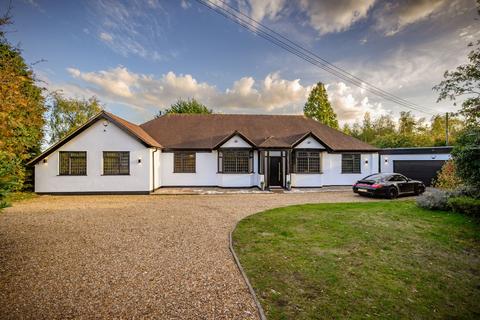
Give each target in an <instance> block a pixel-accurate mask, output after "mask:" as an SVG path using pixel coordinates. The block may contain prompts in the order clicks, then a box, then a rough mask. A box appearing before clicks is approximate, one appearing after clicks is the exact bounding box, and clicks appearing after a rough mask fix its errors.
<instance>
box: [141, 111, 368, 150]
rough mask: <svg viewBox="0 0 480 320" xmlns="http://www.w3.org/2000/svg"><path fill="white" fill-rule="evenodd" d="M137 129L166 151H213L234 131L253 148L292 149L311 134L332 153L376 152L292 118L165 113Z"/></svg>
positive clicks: (325, 128) (311, 122) (305, 120)
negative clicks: (247, 140)
mask: <svg viewBox="0 0 480 320" xmlns="http://www.w3.org/2000/svg"><path fill="white" fill-rule="evenodd" d="M140 127H141V128H142V129H143V130H145V131H146V132H147V133H148V134H149V135H150V136H151V137H152V138H154V139H155V140H156V141H157V142H158V143H160V144H161V145H162V146H163V147H165V148H169V149H177V148H178V149H213V148H214V147H215V146H216V145H217V144H218V143H219V142H220V141H222V140H223V139H225V137H227V136H229V135H231V134H232V132H235V131H238V132H241V133H242V134H243V135H244V136H245V137H246V138H248V139H249V140H250V141H252V142H253V143H254V144H255V145H256V146H257V147H287V146H292V145H293V144H294V143H295V142H297V141H298V139H300V138H301V137H302V136H304V135H306V134H307V133H309V132H311V133H312V134H314V135H315V136H316V137H318V139H319V140H320V141H321V142H322V143H323V144H324V145H325V146H326V147H327V148H329V149H331V150H333V151H347V150H348V151H375V150H377V148H375V147H373V146H371V145H369V144H367V143H364V142H362V141H360V140H358V139H355V138H353V137H351V136H348V135H345V134H343V133H342V132H340V131H338V130H335V129H332V128H330V127H328V126H326V125H323V124H321V123H319V122H317V121H315V120H312V119H309V118H306V117H304V116H294V115H237V114H211V115H200V114H188V115H187V114H167V115H164V116H161V117H159V118H156V119H153V120H151V121H148V122H146V123H144V124H142V125H140ZM262 144H263V145H262Z"/></svg>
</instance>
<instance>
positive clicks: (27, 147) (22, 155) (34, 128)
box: [0, 12, 46, 201]
mask: <svg viewBox="0 0 480 320" xmlns="http://www.w3.org/2000/svg"><path fill="white" fill-rule="evenodd" d="M10 23H11V19H10V16H9V14H8V12H7V14H6V15H4V16H3V17H2V18H0V101H1V103H0V175H1V176H2V179H1V180H2V181H0V194H1V195H5V193H6V192H8V191H11V190H15V189H19V188H21V187H22V185H23V180H24V177H25V164H26V163H27V162H28V161H29V160H30V159H32V158H33V157H34V156H36V155H37V154H38V153H39V152H40V146H41V142H42V139H43V128H44V124H45V122H44V118H43V116H44V112H45V110H46V108H45V105H44V98H43V96H42V92H43V88H41V87H40V86H38V85H37V81H36V79H35V75H34V73H33V71H32V69H31V68H30V66H29V65H27V63H26V62H25V60H24V59H23V57H22V52H21V50H20V49H19V48H17V47H15V46H13V45H11V44H10V43H9V41H8V40H7V38H6V31H5V27H6V26H7V25H9V24H10ZM2 197H3V196H0V198H2ZM0 201H2V200H1V199H0Z"/></svg>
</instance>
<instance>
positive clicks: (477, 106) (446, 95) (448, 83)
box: [434, 41, 480, 126]
mask: <svg viewBox="0 0 480 320" xmlns="http://www.w3.org/2000/svg"><path fill="white" fill-rule="evenodd" d="M469 46H471V47H474V48H473V50H471V51H470V53H469V54H468V60H469V63H467V64H464V65H460V66H458V67H457V69H455V70H454V71H445V74H444V75H443V76H444V78H445V80H443V81H442V82H440V84H438V85H437V86H435V87H434V90H437V91H438V92H439V96H438V101H442V100H446V99H448V100H452V101H454V104H455V105H456V101H457V99H459V98H460V97H466V98H465V99H464V100H463V102H462V107H461V109H460V114H462V115H463V116H464V117H465V119H466V122H467V125H469V126H470V125H471V126H480V41H477V43H476V44H475V45H474V44H473V43H470V44H469Z"/></svg>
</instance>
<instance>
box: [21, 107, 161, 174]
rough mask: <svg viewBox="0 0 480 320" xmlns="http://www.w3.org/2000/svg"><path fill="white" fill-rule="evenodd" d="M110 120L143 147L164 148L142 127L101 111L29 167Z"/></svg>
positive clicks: (39, 156)
mask: <svg viewBox="0 0 480 320" xmlns="http://www.w3.org/2000/svg"><path fill="white" fill-rule="evenodd" d="M102 119H104V120H108V121H110V122H112V123H113V124H115V125H116V126H117V127H119V128H120V129H122V130H123V131H124V132H126V133H127V134H128V135H130V136H132V137H133V138H135V139H137V140H139V142H141V143H142V144H143V145H145V146H146V147H155V148H161V147H162V146H161V145H160V144H159V143H158V142H156V141H155V140H154V139H153V138H152V137H150V135H149V134H148V133H146V132H145V131H144V130H143V129H142V128H141V127H140V126H137V125H135V124H133V123H131V122H129V121H127V120H125V119H122V118H120V117H118V116H115V115H113V114H111V113H108V112H106V111H101V112H100V113H98V114H97V115H95V116H94V117H92V118H91V119H90V120H88V121H87V122H86V123H85V124H84V125H82V126H80V127H79V128H77V129H76V130H74V131H73V132H72V133H70V134H69V135H67V136H66V137H64V138H63V139H61V140H60V141H58V142H57V143H55V144H54V145H52V146H50V147H49V148H48V149H47V150H45V151H44V152H42V153H41V154H40V155H38V156H37V157H35V158H34V159H32V160H30V161H29V162H28V165H32V164H35V163H37V162H39V161H41V160H42V159H44V158H46V157H47V156H48V155H50V154H51V153H52V152H54V151H55V150H57V149H58V148H60V147H61V146H63V145H65V144H66V143H67V142H69V141H70V140H72V139H73V138H75V137H76V136H78V135H79V134H81V133H82V132H83V131H85V130H86V129H88V128H89V127H90V126H92V125H93V124H94V123H96V122H97V121H100V120H102Z"/></svg>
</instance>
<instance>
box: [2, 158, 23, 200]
mask: <svg viewBox="0 0 480 320" xmlns="http://www.w3.org/2000/svg"><path fill="white" fill-rule="evenodd" d="M19 167H20V166H19V161H18V159H16V158H15V157H13V156H11V155H9V154H7V153H6V152H3V151H0V208H4V207H6V206H8V203H7V201H6V197H7V195H8V193H10V192H11V191H13V190H15V188H17V187H18V185H19V182H18V178H17V177H18V175H17V172H18V168H19Z"/></svg>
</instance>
